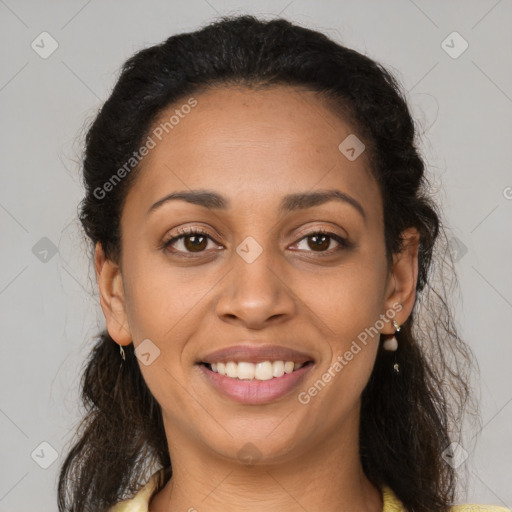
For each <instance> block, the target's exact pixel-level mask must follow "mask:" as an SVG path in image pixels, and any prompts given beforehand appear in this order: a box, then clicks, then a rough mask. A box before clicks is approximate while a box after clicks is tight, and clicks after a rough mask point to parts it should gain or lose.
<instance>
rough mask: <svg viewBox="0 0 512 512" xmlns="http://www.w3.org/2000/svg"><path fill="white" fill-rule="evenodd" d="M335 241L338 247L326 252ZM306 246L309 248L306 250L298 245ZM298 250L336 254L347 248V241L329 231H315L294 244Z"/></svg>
mask: <svg viewBox="0 0 512 512" xmlns="http://www.w3.org/2000/svg"><path fill="white" fill-rule="evenodd" d="M333 241H335V242H336V243H337V244H338V247H337V248H335V249H334V250H328V249H329V248H330V247H331V244H332V242H333ZM301 244H303V245H306V246H307V247H309V249H311V250H308V249H307V248H306V249H304V248H301V247H300V245H301ZM294 245H295V246H296V247H297V248H298V249H299V250H306V251H307V252H320V253H327V254H332V253H336V252H338V251H341V250H343V249H345V248H347V247H349V243H348V241H347V240H346V239H345V238H343V237H341V236H339V235H337V234H336V233H331V232H329V231H324V230H317V231H314V232H312V233H309V234H308V235H306V236H304V237H303V238H301V239H300V240H299V241H298V242H296V243H295V244H294Z"/></svg>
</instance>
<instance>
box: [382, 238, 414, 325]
mask: <svg viewBox="0 0 512 512" xmlns="http://www.w3.org/2000/svg"><path fill="white" fill-rule="evenodd" d="M402 240H403V243H402V249H401V251H400V252H399V253H398V254H394V255H393V266H392V268H391V271H390V274H389V277H388V283H387V289H386V310H389V309H394V310H395V311H396V312H397V313H396V316H395V320H396V322H397V323H398V324H399V325H400V324H403V323H404V322H405V321H406V320H407V318H409V315H410V314H411V312H412V308H413V306H414V301H415V299H416V284H417V281H418V249H419V242H420V235H419V232H418V230H417V229H416V228H408V229H406V230H405V231H403V232H402ZM398 305H401V308H400V309H399V308H398V307H397V306H398ZM394 332H395V328H394V327H393V325H392V324H391V323H389V322H388V323H386V327H384V329H383V330H382V333H383V334H393V333H394Z"/></svg>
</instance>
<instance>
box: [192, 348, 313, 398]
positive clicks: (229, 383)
mask: <svg viewBox="0 0 512 512" xmlns="http://www.w3.org/2000/svg"><path fill="white" fill-rule="evenodd" d="M314 365H315V360H314V358H313V357H312V356H311V355H309V354H305V353H303V352H299V351H297V350H294V349H290V348H286V347H281V346H275V345H237V346H234V347H229V348H227V349H221V350H217V351H215V352H213V353H210V354H208V355H205V356H203V357H201V359H199V360H198V361H197V366H198V367H199V369H200V370H201V372H202V374H203V376H204V377H205V378H206V382H207V383H208V384H209V385H211V386H212V388H213V389H214V390H215V391H217V392H218V393H220V394H221V395H222V396H223V397H225V398H226V397H227V398H229V399H231V400H233V401H235V402H238V403H243V404H251V405H258V404H266V403H270V402H273V401H276V400H278V399H280V398H282V397H284V396H285V395H288V394H291V392H292V391H293V390H294V389H295V388H297V387H298V386H299V383H300V382H301V381H302V380H303V379H304V378H305V376H306V374H307V373H308V372H309V371H310V370H311V369H312V368H313V367H314Z"/></svg>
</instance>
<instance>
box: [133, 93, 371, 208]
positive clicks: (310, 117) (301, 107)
mask: <svg viewBox="0 0 512 512" xmlns="http://www.w3.org/2000/svg"><path fill="white" fill-rule="evenodd" d="M190 105H194V106H193V107H190ZM148 135H149V137H150V138H151V140H152V144H151V145H152V146H153V147H152V149H150V150H149V151H148V154H147V155H146V156H144V158H143V160H142V163H141V166H140V172H139V173H138V176H137V179H136V180H135V184H134V186H133V187H132V190H130V193H129V196H133V195H135V196H137V197H138V201H137V202H138V203H144V202H146V203H149V202H154V201H156V200H158V199H159V198H160V197H161V196H162V195H165V194H167V193H170V192H172V191H173V190H184V189H199V188H201V189H211V190H217V191H219V192H220V193H222V194H223V195H226V196H228V197H233V198H235V202H236V198H239V199H240V201H241V202H243V203H244V204H248V202H249V203H252V202H257V204H259V205H262V204H265V205H267V204H268V206H269V207H270V208H271V207H273V204H274V203H275V204H277V201H278V200H279V199H280V198H281V197H282V196H283V195H285V194H288V193H294V192H305V191H313V190H315V189H316V188H319V189H327V188H337V189H339V190H341V191H342V192H344V193H349V194H351V195H352V196H355V197H356V198H357V199H358V201H360V202H366V203H367V204H368V208H369V209H370V210H371V209H372V208H377V210H378V208H379V206H380V196H379V192H378V187H377V184H376V182H375V180H374V179H373V177H372V176H371V173H370V172H369V161H368V158H367V154H366V153H365V152H364V151H363V152H362V154H361V155H360V156H359V157H358V158H356V159H355V160H352V161H351V160H349V159H348V158H347V157H346V156H345V154H344V153H342V152H341V151H340V149H339V146H340V143H342V142H343V141H344V140H345V139H347V137H353V136H354V135H355V133H354V130H353V128H352V127H351V126H350V125H349V124H348V123H347V122H346V121H345V120H344V119H342V118H341V117H339V116H338V115H336V114H335V113H334V112H333V111H332V110H331V109H330V108H329V105H328V103H327V102H326V101H325V100H323V99H322V98H321V97H319V96H318V95H317V94H316V93H314V92H312V91H308V90H304V89H300V88H296V87H285V86H279V87H272V88H267V89H259V90H254V89H247V88H233V87H218V88H212V89H209V90H207V91H205V92H201V93H200V94H197V95H193V101H191V98H189V97H185V98H183V99H182V100H180V101H178V102H176V103H175V104H173V105H172V106H169V107H168V108H166V109H165V110H164V111H162V112H161V113H160V115H159V116H158V118H157V119H156V120H155V122H154V124H153V126H152V128H151V129H150V131H149V133H148ZM359 137H360V136H359ZM349 140H350V139H349ZM128 199H129V197H128ZM127 202H128V201H127ZM151 204H152V203H151Z"/></svg>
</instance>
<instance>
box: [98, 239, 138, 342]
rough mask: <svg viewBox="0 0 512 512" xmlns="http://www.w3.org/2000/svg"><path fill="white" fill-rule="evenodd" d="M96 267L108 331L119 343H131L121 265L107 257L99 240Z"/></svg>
mask: <svg viewBox="0 0 512 512" xmlns="http://www.w3.org/2000/svg"><path fill="white" fill-rule="evenodd" d="M94 268H95V271H96V279H97V281H98V288H99V293H100V304H101V309H102V310H103V315H104V316H105V320H106V323H107V331H108V333H109V334H110V337H111V338H112V339H113V340H114V341H115V342H116V343H118V344H119V345H129V344H130V343H131V341H132V336H131V333H130V328H129V325H128V319H127V316H126V308H125V300H124V287H123V277H122V275H121V271H120V269H119V265H118V264H116V263H114V262H113V261H111V260H109V259H107V258H106V257H105V253H104V251H103V248H102V247H101V244H100V243H99V242H98V243H97V244H96V247H95V251H94Z"/></svg>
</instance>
